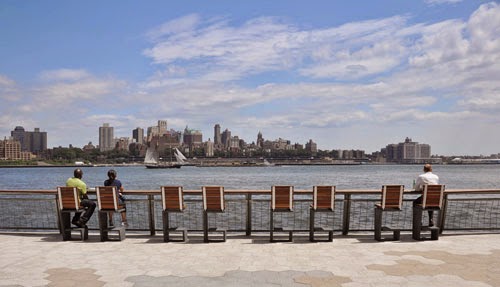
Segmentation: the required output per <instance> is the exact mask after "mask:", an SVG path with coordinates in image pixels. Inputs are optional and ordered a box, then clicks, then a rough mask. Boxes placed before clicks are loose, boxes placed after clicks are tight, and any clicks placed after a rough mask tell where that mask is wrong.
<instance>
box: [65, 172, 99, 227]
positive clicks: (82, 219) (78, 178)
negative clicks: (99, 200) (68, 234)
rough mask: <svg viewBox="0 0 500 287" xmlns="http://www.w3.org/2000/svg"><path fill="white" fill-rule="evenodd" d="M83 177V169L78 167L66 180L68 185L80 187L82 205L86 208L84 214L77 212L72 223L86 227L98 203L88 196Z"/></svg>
mask: <svg viewBox="0 0 500 287" xmlns="http://www.w3.org/2000/svg"><path fill="white" fill-rule="evenodd" d="M82 177H83V171H82V170H81V169H79V168H77V169H75V170H74V172H73V177H70V178H68V180H67V181H66V186H68V187H76V188H77V189H78V193H79V196H80V205H81V206H83V207H85V209H86V210H85V213H84V214H83V215H81V212H75V216H74V217H73V220H71V223H73V224H74V225H76V226H78V227H86V224H87V221H89V219H90V217H91V216H92V214H93V213H94V210H95V208H96V203H95V202H93V201H92V200H90V199H89V197H88V196H87V185H86V184H85V182H83V180H82Z"/></svg>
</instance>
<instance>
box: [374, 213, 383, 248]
mask: <svg viewBox="0 0 500 287" xmlns="http://www.w3.org/2000/svg"><path fill="white" fill-rule="evenodd" d="M374 229H375V234H374V236H375V240H377V241H382V209H380V208H376V207H375V227H374Z"/></svg>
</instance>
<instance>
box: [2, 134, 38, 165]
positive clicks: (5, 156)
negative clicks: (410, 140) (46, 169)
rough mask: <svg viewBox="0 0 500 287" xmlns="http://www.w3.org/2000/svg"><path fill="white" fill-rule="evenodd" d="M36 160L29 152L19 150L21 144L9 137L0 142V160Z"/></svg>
mask: <svg viewBox="0 0 500 287" xmlns="http://www.w3.org/2000/svg"><path fill="white" fill-rule="evenodd" d="M33 158H36V157H35V155H33V154H32V153H31V152H29V151H22V150H21V142H20V141H18V140H16V139H14V138H13V137H11V138H10V139H4V140H3V141H0V159H2V160H30V159H33Z"/></svg>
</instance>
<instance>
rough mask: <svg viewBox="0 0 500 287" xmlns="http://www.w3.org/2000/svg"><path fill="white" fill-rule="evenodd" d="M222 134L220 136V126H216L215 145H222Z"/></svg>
mask: <svg viewBox="0 0 500 287" xmlns="http://www.w3.org/2000/svg"><path fill="white" fill-rule="evenodd" d="M221 140H222V139H221V134H220V125H219V124H216V125H215V126H214V144H215V145H216V146H218V145H220V144H221Z"/></svg>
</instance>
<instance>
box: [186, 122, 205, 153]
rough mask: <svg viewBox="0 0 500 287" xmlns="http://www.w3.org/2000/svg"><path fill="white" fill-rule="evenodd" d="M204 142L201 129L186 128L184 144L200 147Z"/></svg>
mask: <svg viewBox="0 0 500 287" xmlns="http://www.w3.org/2000/svg"><path fill="white" fill-rule="evenodd" d="M202 142H203V134H202V133H201V131H199V130H193V129H189V128H188V127H187V126H186V128H185V129H184V135H183V144H184V145H185V146H187V147H190V148H191V147H199V146H201V144H202Z"/></svg>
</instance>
